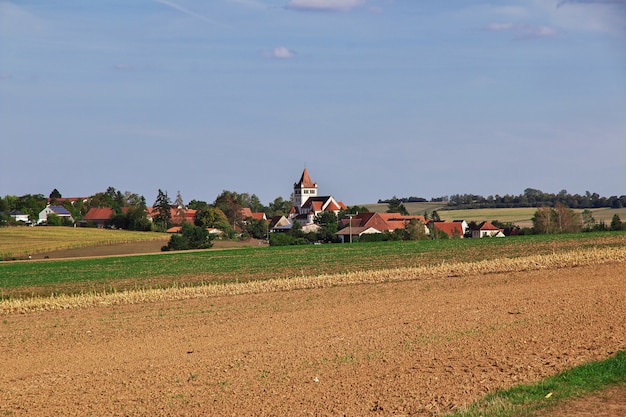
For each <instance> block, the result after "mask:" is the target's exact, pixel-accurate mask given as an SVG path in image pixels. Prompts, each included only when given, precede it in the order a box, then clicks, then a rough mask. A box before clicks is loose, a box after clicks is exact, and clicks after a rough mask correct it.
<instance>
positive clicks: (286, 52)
mask: <svg viewBox="0 0 626 417" xmlns="http://www.w3.org/2000/svg"><path fill="white" fill-rule="evenodd" d="M297 55H298V54H297V53H296V51H294V50H292V49H289V48H287V47H285V46H277V47H276V48H274V49H272V50H269V51H264V52H263V56H265V57H266V58H272V59H290V58H295V57H296V56H297Z"/></svg>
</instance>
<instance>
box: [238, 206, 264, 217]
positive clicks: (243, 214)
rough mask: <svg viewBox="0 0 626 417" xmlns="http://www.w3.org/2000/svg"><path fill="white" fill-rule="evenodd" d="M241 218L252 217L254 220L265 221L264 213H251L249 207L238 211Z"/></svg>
mask: <svg viewBox="0 0 626 417" xmlns="http://www.w3.org/2000/svg"><path fill="white" fill-rule="evenodd" d="M239 213H240V214H241V217H242V218H244V219H247V218H248V217H252V218H253V219H255V220H267V217H266V216H265V213H263V212H262V211H261V212H253V211H252V210H251V209H250V208H249V207H242V208H241V210H239Z"/></svg>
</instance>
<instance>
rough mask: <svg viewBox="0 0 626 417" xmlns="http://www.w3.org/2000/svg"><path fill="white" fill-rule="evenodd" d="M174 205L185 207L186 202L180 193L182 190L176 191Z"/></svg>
mask: <svg viewBox="0 0 626 417" xmlns="http://www.w3.org/2000/svg"><path fill="white" fill-rule="evenodd" d="M174 207H176V208H185V202H184V201H183V197H182V196H181V195H180V191H178V192H176V200H174Z"/></svg>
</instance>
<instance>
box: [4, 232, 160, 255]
mask: <svg viewBox="0 0 626 417" xmlns="http://www.w3.org/2000/svg"><path fill="white" fill-rule="evenodd" d="M167 238H168V236H167V235H165V234H163V233H155V232H130V231H126V230H110V229H93V228H83V227H1V228H0V260H1V259H6V258H12V257H24V256H27V255H28V254H31V253H41V252H49V251H53V250H59V249H70V248H83V247H89V246H98V245H111V244H115V243H128V242H139V241H146V240H164V239H167Z"/></svg>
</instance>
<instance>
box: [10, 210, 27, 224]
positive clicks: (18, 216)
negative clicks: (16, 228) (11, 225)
mask: <svg viewBox="0 0 626 417" xmlns="http://www.w3.org/2000/svg"><path fill="white" fill-rule="evenodd" d="M9 216H11V217H13V218H14V219H15V221H16V222H24V223H30V220H29V219H28V214H25V213H22V212H21V211H18V210H13V211H12V212H10V213H9Z"/></svg>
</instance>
